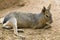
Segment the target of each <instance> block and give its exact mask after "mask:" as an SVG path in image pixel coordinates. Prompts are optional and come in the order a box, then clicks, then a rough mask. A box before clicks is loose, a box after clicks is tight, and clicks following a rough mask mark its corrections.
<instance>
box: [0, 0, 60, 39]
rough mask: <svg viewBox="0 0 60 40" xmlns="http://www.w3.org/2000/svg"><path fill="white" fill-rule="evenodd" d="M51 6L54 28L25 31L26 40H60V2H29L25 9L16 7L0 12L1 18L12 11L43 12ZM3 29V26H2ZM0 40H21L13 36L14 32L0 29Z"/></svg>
mask: <svg viewBox="0 0 60 40" xmlns="http://www.w3.org/2000/svg"><path fill="white" fill-rule="evenodd" d="M49 4H52V5H51V13H52V16H53V23H52V24H51V25H52V28H50V29H24V30H25V31H24V33H20V32H19V35H24V36H26V37H25V40H60V0H27V2H26V5H25V6H23V7H19V6H15V7H11V8H9V9H4V10H3V11H0V15H2V16H0V17H3V16H5V15H6V14H8V13H9V12H12V11H20V12H32V13H39V12H41V10H42V8H43V6H45V7H48V5H49ZM0 27H2V25H1V26H0ZM0 40H21V38H20V37H17V36H15V35H14V34H13V31H11V30H7V29H2V28H0Z"/></svg>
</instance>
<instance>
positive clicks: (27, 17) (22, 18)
mask: <svg viewBox="0 0 60 40" xmlns="http://www.w3.org/2000/svg"><path fill="white" fill-rule="evenodd" d="M49 7H50V6H49ZM47 16H48V17H47ZM12 17H15V18H16V19H17V24H18V26H19V27H22V28H25V27H31V28H41V27H44V26H45V25H46V23H47V22H48V23H49V24H51V23H52V15H51V13H50V9H46V8H45V7H43V9H42V11H41V13H36V14H32V13H23V12H12V13H9V14H8V15H7V16H6V17H5V19H6V21H7V20H9V19H10V18H12Z"/></svg>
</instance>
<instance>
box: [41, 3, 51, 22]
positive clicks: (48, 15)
mask: <svg viewBox="0 0 60 40" xmlns="http://www.w3.org/2000/svg"><path fill="white" fill-rule="evenodd" d="M50 9H51V4H49V6H48V7H47V8H45V7H43V9H42V11H41V13H42V14H43V15H44V17H45V19H46V21H47V22H49V23H52V14H51V12H50Z"/></svg>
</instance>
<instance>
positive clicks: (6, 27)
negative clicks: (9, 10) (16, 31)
mask: <svg viewBox="0 0 60 40" xmlns="http://www.w3.org/2000/svg"><path fill="white" fill-rule="evenodd" d="M2 28H4V29H12V27H9V26H3V27H2Z"/></svg>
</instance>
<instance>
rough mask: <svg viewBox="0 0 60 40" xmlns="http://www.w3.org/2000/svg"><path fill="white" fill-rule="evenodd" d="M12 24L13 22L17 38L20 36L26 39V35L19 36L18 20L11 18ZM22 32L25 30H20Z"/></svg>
mask: <svg viewBox="0 0 60 40" xmlns="http://www.w3.org/2000/svg"><path fill="white" fill-rule="evenodd" d="M10 22H12V24H13V30H14V34H15V35H17V36H20V37H21V38H25V36H24V35H18V30H17V19H16V18H11V19H10ZM20 31H23V29H20Z"/></svg>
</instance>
